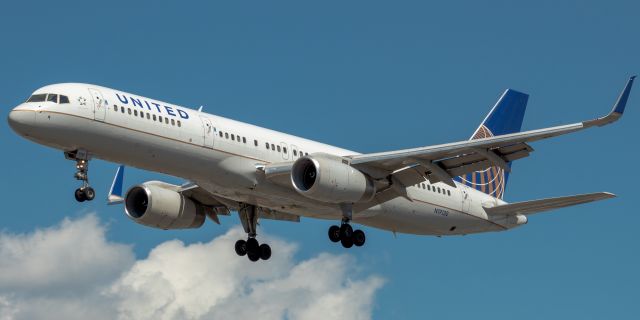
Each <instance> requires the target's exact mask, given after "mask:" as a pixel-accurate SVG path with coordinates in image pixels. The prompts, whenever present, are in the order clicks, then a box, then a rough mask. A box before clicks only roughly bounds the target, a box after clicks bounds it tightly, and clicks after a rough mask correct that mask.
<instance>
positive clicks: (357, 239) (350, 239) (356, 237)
mask: <svg viewBox="0 0 640 320" xmlns="http://www.w3.org/2000/svg"><path fill="white" fill-rule="evenodd" d="M329 240H331V242H340V244H342V246H343V247H345V248H351V247H353V245H355V246H356V247H362V246H363V245H364V242H365V241H366V240H367V239H366V237H365V235H364V231H362V230H359V229H358V230H353V228H352V227H351V225H350V224H349V222H348V221H345V219H343V220H342V224H341V225H340V226H339V227H338V226H336V225H333V226H331V227H329Z"/></svg>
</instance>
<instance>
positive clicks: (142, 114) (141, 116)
mask: <svg viewBox="0 0 640 320" xmlns="http://www.w3.org/2000/svg"><path fill="white" fill-rule="evenodd" d="M140 118H142V119H144V112H142V111H140Z"/></svg>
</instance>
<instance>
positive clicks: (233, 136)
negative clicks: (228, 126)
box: [231, 133, 236, 141]
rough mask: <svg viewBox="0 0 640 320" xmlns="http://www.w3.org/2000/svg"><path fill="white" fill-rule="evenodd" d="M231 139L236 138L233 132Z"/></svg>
mask: <svg viewBox="0 0 640 320" xmlns="http://www.w3.org/2000/svg"><path fill="white" fill-rule="evenodd" d="M231 140H234V141H235V140H236V136H235V135H234V134H233V133H232V134H231Z"/></svg>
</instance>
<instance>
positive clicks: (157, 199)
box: [124, 182, 205, 230]
mask: <svg viewBox="0 0 640 320" xmlns="http://www.w3.org/2000/svg"><path fill="white" fill-rule="evenodd" d="M172 187H176V186H173V185H170V184H164V183H156V182H145V183H143V184H140V185H137V186H134V187H132V188H131V189H129V191H127V195H126V196H125V200H124V204H125V206H124V208H125V212H126V213H127V216H129V218H131V219H133V221H135V222H137V223H139V224H143V225H145V226H148V227H153V228H158V229H164V230H168V229H188V228H199V227H200V226H202V224H203V223H204V220H205V213H204V208H203V207H202V206H201V205H199V204H196V203H195V202H193V200H191V199H189V198H187V197H185V196H184V195H182V194H181V193H179V192H177V191H175V190H174V189H173V188H172Z"/></svg>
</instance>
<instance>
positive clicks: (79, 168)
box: [64, 150, 96, 202]
mask: <svg viewBox="0 0 640 320" xmlns="http://www.w3.org/2000/svg"><path fill="white" fill-rule="evenodd" d="M64 156H65V157H66V158H67V159H69V160H74V161H75V162H76V173H75V174H74V175H73V177H74V178H76V180H80V181H82V186H81V187H80V188H78V189H76V191H75V192H74V196H75V198H76V201H78V202H84V201H91V200H93V199H94V198H95V197H96V192H95V191H94V190H93V188H91V186H89V154H88V153H87V152H86V151H84V150H77V151H74V152H65V153H64Z"/></svg>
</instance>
